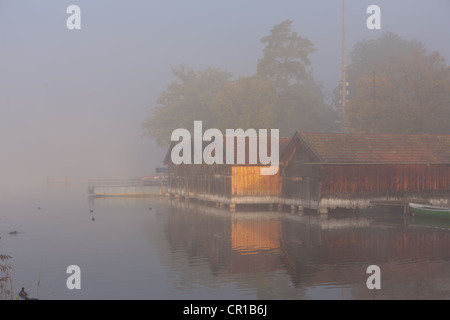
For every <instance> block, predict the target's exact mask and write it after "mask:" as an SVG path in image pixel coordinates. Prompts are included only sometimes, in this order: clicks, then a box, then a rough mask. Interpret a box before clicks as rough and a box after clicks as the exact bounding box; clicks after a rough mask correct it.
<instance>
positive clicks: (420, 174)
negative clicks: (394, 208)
mask: <svg viewBox="0 0 450 320" xmlns="http://www.w3.org/2000/svg"><path fill="white" fill-rule="evenodd" d="M321 171H322V185H321V193H322V195H330V194H347V193H351V194H356V195H358V194H370V195H377V194H383V195H386V192H389V194H404V193H421V192H432V191H433V192H436V191H448V190H449V187H450V167H449V166H447V165H381V164H380V165H322V166H321Z"/></svg>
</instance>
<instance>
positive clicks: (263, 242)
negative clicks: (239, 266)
mask: <svg viewBox="0 0 450 320" xmlns="http://www.w3.org/2000/svg"><path fill="white" fill-rule="evenodd" d="M280 237H281V224H280V221H279V220H275V219H271V220H234V221H233V222H232V226H231V247H232V249H233V250H236V251H239V252H240V253H242V254H252V253H258V251H261V250H274V249H279V248H280Z"/></svg>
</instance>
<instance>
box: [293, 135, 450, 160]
mask: <svg viewBox="0 0 450 320" xmlns="http://www.w3.org/2000/svg"><path fill="white" fill-rule="evenodd" d="M295 137H297V138H298V139H300V140H301V141H303V142H304V144H305V146H306V147H307V148H308V149H309V150H310V151H311V153H312V154H313V155H314V156H315V157H316V158H317V161H318V162H323V163H380V164H384V163H385V164H450V135H432V134H421V135H405V134H346V133H306V132H297V133H296V135H294V139H295Z"/></svg>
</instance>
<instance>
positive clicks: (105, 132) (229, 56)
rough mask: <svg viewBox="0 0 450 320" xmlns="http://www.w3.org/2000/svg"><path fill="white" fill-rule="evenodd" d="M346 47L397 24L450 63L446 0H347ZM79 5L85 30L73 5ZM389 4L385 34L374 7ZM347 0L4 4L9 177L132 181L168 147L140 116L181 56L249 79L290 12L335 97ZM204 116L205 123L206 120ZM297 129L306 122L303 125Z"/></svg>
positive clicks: (1, 68)
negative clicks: (372, 14)
mask: <svg viewBox="0 0 450 320" xmlns="http://www.w3.org/2000/svg"><path fill="white" fill-rule="evenodd" d="M346 2H347V52H350V51H351V49H352V47H353V44H354V43H355V42H356V41H359V40H362V39H371V38H378V37H379V36H380V35H381V34H382V33H384V32H387V31H391V32H394V33H396V34H398V35H399V36H401V37H402V38H404V39H406V40H412V39H417V40H419V41H421V42H423V43H424V44H426V46H427V48H428V49H429V50H437V51H439V52H440V53H441V54H442V55H443V56H444V57H446V59H447V63H449V62H450V41H449V33H450V1H448V0H430V1H423V0H422V1H413V0H395V1H392V0H378V1H376V0H372V1H365V0H347V1H346ZM71 4H76V5H79V6H80V8H81V27H82V28H81V30H74V31H70V30H68V29H67V28H66V20H67V18H68V16H69V15H68V14H67V13H66V8H67V7H68V6H69V5H71ZM372 4H376V5H379V6H380V8H381V30H375V31H372V30H368V29H367V28H366V20H367V18H368V16H369V15H368V14H367V13H366V9H367V7H368V6H369V5H372ZM341 5H342V1H341V0H333V1H332V0H319V1H302V0H291V1H288V0H239V1H237V0H172V1H170V0H169V1H152V0H140V1H139V0H126V1H125V0H86V1H75V0H72V1H65V0H0V147H1V158H0V170H1V172H2V183H3V182H5V181H8V179H14V180H16V181H23V180H24V179H27V178H36V179H42V180H43V181H45V179H46V177H47V176H50V177H54V178H62V177H64V176H66V175H67V176H69V177H77V178H89V177H92V178H94V177H103V178H116V177H132V176H140V175H145V174H148V173H150V172H152V171H153V170H154V168H155V167H156V166H158V165H161V164H162V158H163V155H164V153H165V150H162V149H158V148H156V147H155V145H154V144H153V143H152V142H151V140H150V139H149V138H147V137H146V138H142V137H141V134H142V133H143V130H142V128H141V123H142V122H143V121H144V120H145V119H146V118H147V117H148V116H149V112H150V108H151V107H153V106H155V104H156V99H157V97H158V96H159V94H160V93H161V92H162V91H163V90H164V89H165V88H166V86H167V85H168V83H169V82H170V81H172V80H174V78H173V75H172V72H171V68H172V67H178V66H179V65H180V64H182V63H184V64H186V65H188V66H190V67H192V68H194V69H195V70H202V69H205V68H207V67H209V66H211V67H217V68H220V69H223V70H227V71H230V72H231V73H233V75H234V77H238V76H250V75H252V74H254V72H255V71H256V64H257V60H258V59H259V58H261V57H262V49H263V45H262V44H261V43H260V39H261V38H262V37H264V36H265V35H267V34H268V33H269V31H270V29H272V27H273V26H274V25H276V24H279V23H280V22H282V21H284V20H286V19H290V20H292V21H293V30H295V31H297V32H298V33H299V34H300V35H301V36H302V37H305V38H308V39H309V40H311V41H312V42H313V43H314V45H315V47H316V48H317V51H316V52H315V53H314V54H313V55H312V56H311V60H312V69H313V71H314V76H315V79H316V80H317V81H319V82H321V83H322V85H323V88H324V92H325V94H327V95H328V96H329V95H331V92H332V90H333V89H334V88H335V87H336V85H337V84H338V82H339V79H340V60H341V50H342V49H341V35H342V33H341V18H342V15H341V11H342V7H341ZM199 120H201V119H199ZM299 130H301V128H299Z"/></svg>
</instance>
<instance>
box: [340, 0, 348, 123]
mask: <svg viewBox="0 0 450 320" xmlns="http://www.w3.org/2000/svg"><path fill="white" fill-rule="evenodd" d="M345 69H346V68H345V0H342V89H341V94H342V96H341V101H342V126H343V129H344V131H346V130H345V127H346V123H345V120H346V119H345V118H346V117H345V106H346V102H347V79H346V74H345Z"/></svg>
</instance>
